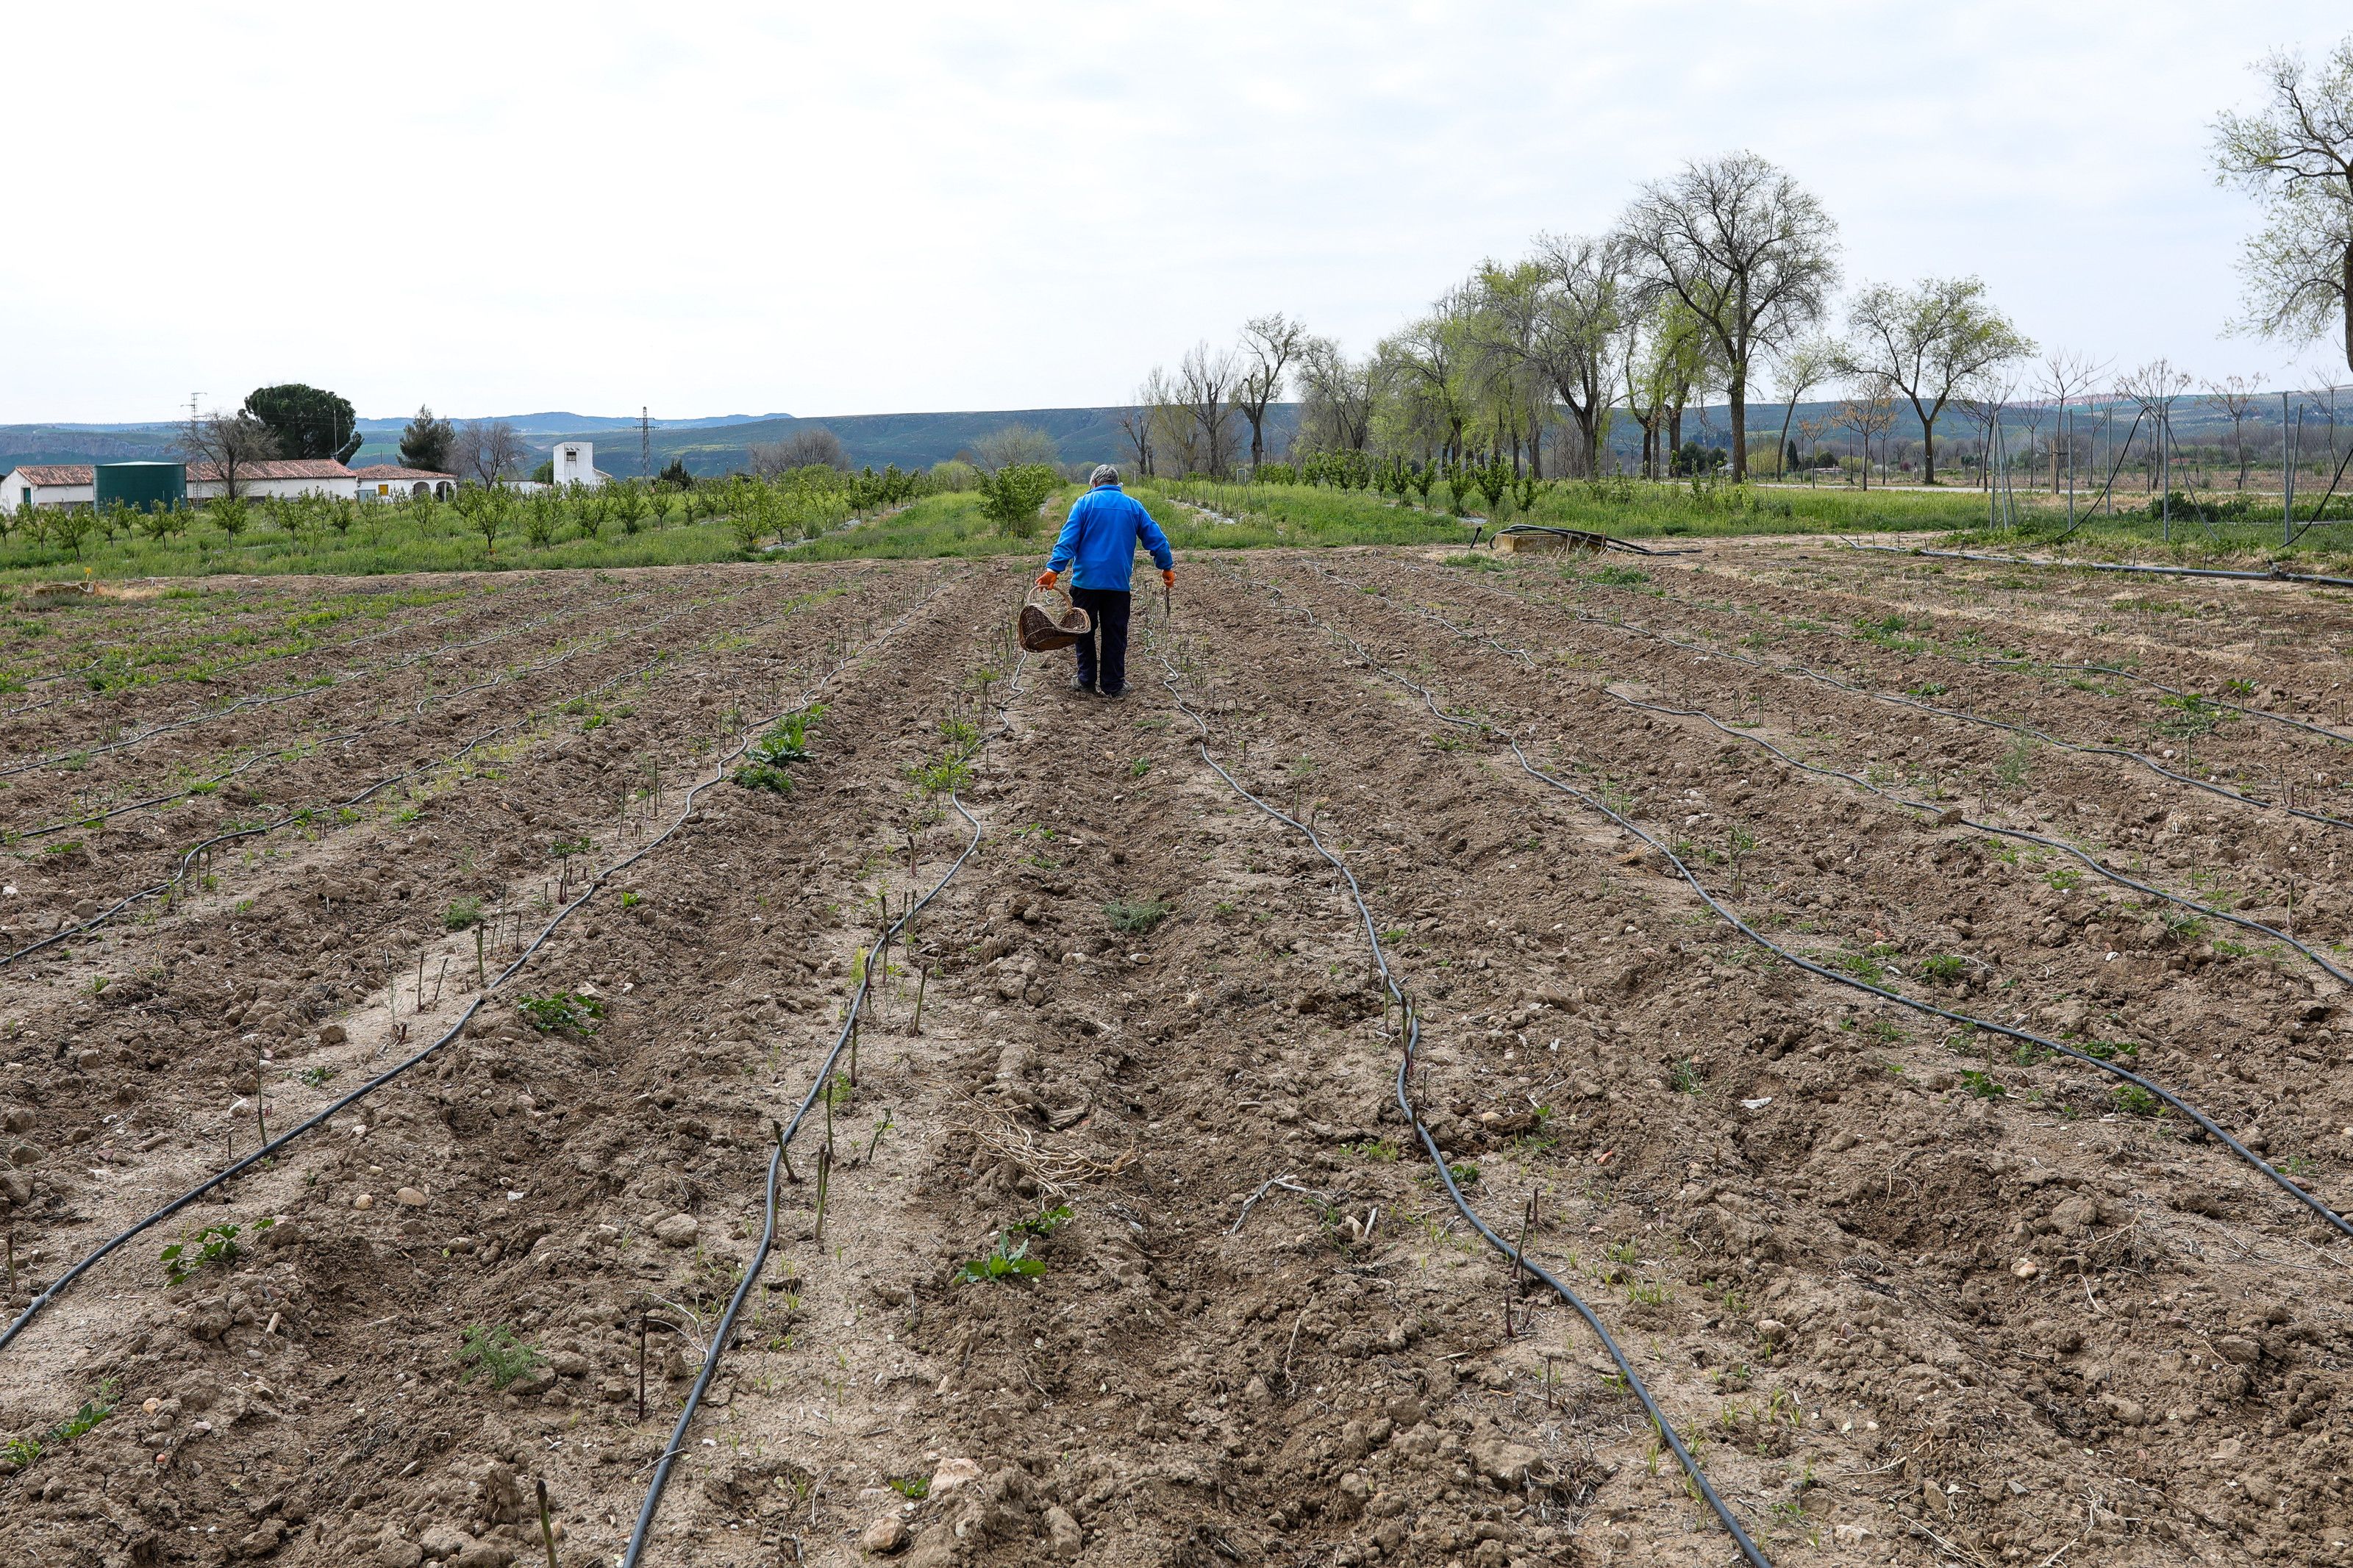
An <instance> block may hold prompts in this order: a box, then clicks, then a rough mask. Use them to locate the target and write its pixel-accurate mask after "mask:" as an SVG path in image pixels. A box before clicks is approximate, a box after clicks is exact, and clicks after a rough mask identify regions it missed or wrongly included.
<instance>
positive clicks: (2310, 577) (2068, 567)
mask: <svg viewBox="0 0 2353 1568" xmlns="http://www.w3.org/2000/svg"><path fill="white" fill-rule="evenodd" d="M1838 548H1840V549H1841V550H1871V551H1876V552H1880V553H1881V554H1884V555H1929V556H1934V557H1936V559H1937V560H1939V561H1982V562H1988V563H1991V564H1993V565H1996V566H2050V567H2056V568H2059V569H2060V570H2063V571H2068V572H2124V573H2130V574H2135V575H2146V576H2151V577H2222V578H2228V579H2231V580H2232V581H2235V582H2242V583H2310V584H2315V585H2316V586H2319V587H2323V588H2353V577H2325V576H2322V575H2321V574H2318V573H2315V572H2283V571H2280V570H2279V569H2278V568H2276V567H2274V568H2273V569H2272V570H2271V571H2268V572H2229V571H2224V570H2223V569H2221V567H2218V566H2143V565H2140V564H2137V563H2133V562H2128V561H2051V560H2046V559H2043V558H2042V557H2039V556H2033V555H1989V554H1986V553H1985V552H1982V551H1976V550H1930V549H1928V548H1927V547H1926V546H1925V545H1903V544H1843V545H1840V546H1838Z"/></svg>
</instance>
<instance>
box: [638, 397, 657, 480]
mask: <svg viewBox="0 0 2353 1568" xmlns="http://www.w3.org/2000/svg"><path fill="white" fill-rule="evenodd" d="M653 477H654V435H653V426H652V425H651V424H649V422H648V421H647V419H646V405H644V404H642V403H640V404H638V478H639V479H646V480H649V481H650V480H651V479H653Z"/></svg>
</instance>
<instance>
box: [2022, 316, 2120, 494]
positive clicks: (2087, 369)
mask: <svg viewBox="0 0 2353 1568" xmlns="http://www.w3.org/2000/svg"><path fill="white" fill-rule="evenodd" d="M2107 373H2108V362H2107V361H2105V360H2104V359H2103V360H2095V359H2094V358H2093V357H2092V356H2091V355H2090V354H2087V353H2076V352H2074V351H2073V350H2072V349H2053V350H2052V352H2051V353H2047V354H2044V355H2043V356H2042V372H2041V373H2040V374H2039V375H2038V376H2037V377H2036V384H2035V389H2036V390H2037V391H2039V392H2041V393H2042V395H2043V396H2045V397H2047V398H2049V399H2050V400H2051V406H2052V410H2053V411H2054V412H2055V413H2056V415H2057V417H2058V419H2059V422H2060V425H2059V429H2060V430H2065V429H2066V419H2067V405H2068V403H2069V402H2071V401H2072V400H2073V399H2074V398H2075V397H2077V396H2080V395H2082V394H2083V393H2084V392H2085V391H2087V390H2089V389H2090V387H2091V385H2092V384H2093V383H2094V382H2095V381H2097V380H2099V378H2100V377H2102V376H2104V375H2105V374H2107ZM2066 439H2067V441H2068V442H2069V443H2070V444H2072V443H2073V439H2074V437H2073V433H2072V432H2071V433H2069V434H2068V435H2067V437H2066ZM2064 449H2065V448H2064V447H2062V445H2061V443H2060V439H2059V433H2058V431H2054V432H2053V433H2052V441H2051V493H2052V495H2054V496H2055V495H2057V494H2058V493H2059V472H2060V468H2059V463H2060V457H2061V454H2062V452H2063V450H2064Z"/></svg>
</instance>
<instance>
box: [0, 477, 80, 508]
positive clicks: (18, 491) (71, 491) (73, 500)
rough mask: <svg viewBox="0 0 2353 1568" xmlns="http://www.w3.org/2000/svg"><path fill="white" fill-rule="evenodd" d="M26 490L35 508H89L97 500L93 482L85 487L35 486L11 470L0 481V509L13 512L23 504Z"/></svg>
mask: <svg viewBox="0 0 2353 1568" xmlns="http://www.w3.org/2000/svg"><path fill="white" fill-rule="evenodd" d="M27 488H30V489H31V490H32V492H33V504H34V505H35V506H90V505H94V504H95V503H96V502H97V500H98V486H97V484H96V483H95V482H92V483H90V484H87V485H36V484H33V483H32V481H31V480H29V479H25V478H23V477H22V475H21V472H20V471H19V470H17V469H15V468H11V469H10V470H9V471H8V474H7V477H6V478H5V479H0V507H5V508H6V509H7V510H10V511H15V510H16V509H17V507H19V506H21V505H22V504H24V500H25V491H26V489H27Z"/></svg>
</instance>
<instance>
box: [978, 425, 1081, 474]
mask: <svg viewBox="0 0 2353 1568" xmlns="http://www.w3.org/2000/svg"><path fill="white" fill-rule="evenodd" d="M973 455H974V456H975V457H976V458H979V459H980V466H981V467H982V468H984V469H986V470H987V471H988V472H989V473H992V474H994V473H997V472H998V471H999V470H1001V469H1005V468H1023V467H1028V466H1034V467H1038V468H1053V467H1054V466H1055V465H1056V464H1058V463H1060V461H1061V460H1062V453H1061V448H1060V447H1057V446H1055V445H1054V438H1053V437H1051V436H1049V435H1047V434H1046V432H1044V431H1043V430H1040V429H1039V428H1038V427H1037V426H1034V425H1005V426H998V427H997V429H994V430H991V431H990V432H989V433H988V434H987V435H986V436H983V437H981V438H980V439H979V440H977V441H976V442H974V443H973Z"/></svg>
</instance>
